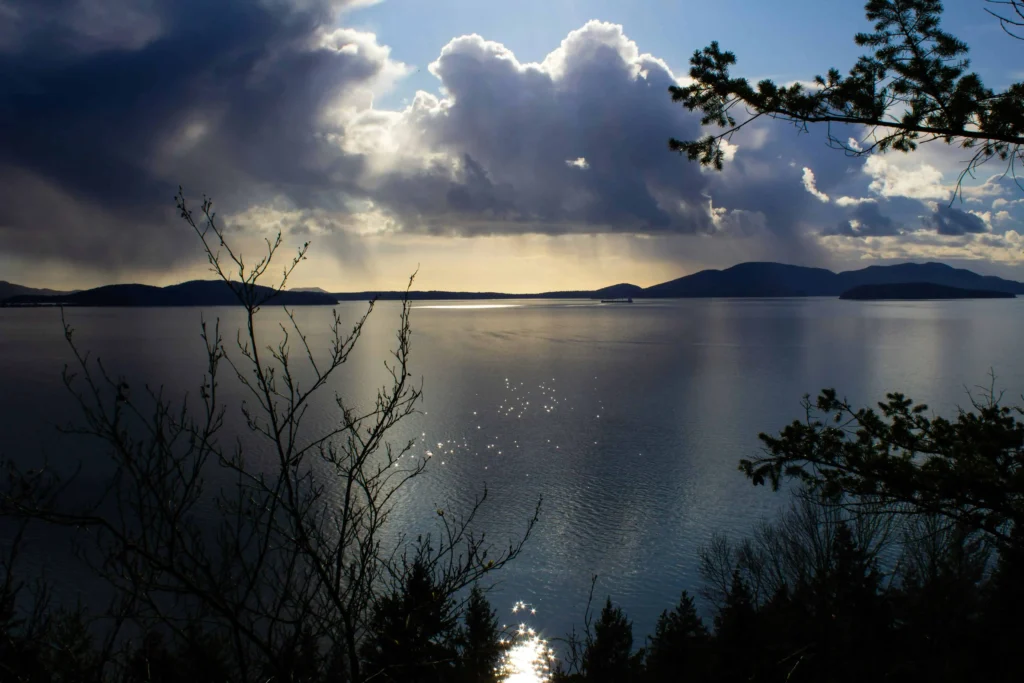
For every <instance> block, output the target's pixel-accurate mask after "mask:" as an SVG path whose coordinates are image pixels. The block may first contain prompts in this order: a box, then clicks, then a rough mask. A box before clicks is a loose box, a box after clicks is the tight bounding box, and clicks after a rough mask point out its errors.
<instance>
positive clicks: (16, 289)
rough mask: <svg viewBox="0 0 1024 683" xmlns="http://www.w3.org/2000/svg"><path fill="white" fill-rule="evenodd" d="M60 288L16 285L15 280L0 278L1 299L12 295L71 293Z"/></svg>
mask: <svg viewBox="0 0 1024 683" xmlns="http://www.w3.org/2000/svg"><path fill="white" fill-rule="evenodd" d="M69 293H70V292H65V291H62V290H59V289H38V288H36V287H26V286H24V285H16V284H14V283H13V282H7V281H6V280H0V301H3V300H4V299H9V298H11V297H12V296H57V295H60V294H69Z"/></svg>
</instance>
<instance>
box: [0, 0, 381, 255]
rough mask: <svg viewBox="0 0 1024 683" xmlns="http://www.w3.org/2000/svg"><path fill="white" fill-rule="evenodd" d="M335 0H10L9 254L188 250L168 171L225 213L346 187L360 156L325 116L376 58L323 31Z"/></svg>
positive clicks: (4, 138) (1, 187)
mask: <svg viewBox="0 0 1024 683" xmlns="http://www.w3.org/2000/svg"><path fill="white" fill-rule="evenodd" d="M342 4H343V3H339V2H327V1H312V0H287V1H286V0H263V1H254V0H221V1H219V2H209V1H207V0H147V1H144V2H138V1H135V0H97V1H96V2H88V3H86V2H78V1H75V0H13V1H12V0H7V3H6V7H7V9H8V10H9V12H8V13H6V14H5V15H4V16H3V17H2V18H0V22H3V23H4V28H3V30H2V31H0V83H4V87H3V88H0V176H2V177H3V178H4V180H5V182H4V183H2V184H0V241H2V243H3V245H4V249H5V251H13V252H14V253H21V254H29V255H43V256H60V257H64V258H68V259H71V260H75V261H79V262H85V263H92V264H104V265H108V264H109V265H116V264H117V262H120V261H123V260H130V261H132V262H133V264H139V265H154V266H157V265H168V264H171V263H173V262H174V261H176V260H177V259H178V258H180V257H181V256H183V255H184V254H187V253H189V247H188V246H184V247H182V246H179V245H181V244H182V242H183V240H182V239H181V234H180V232H175V229H176V228H175V227H174V226H173V225H171V226H169V221H168V218H169V217H173V203H172V201H171V198H172V196H173V195H174V192H175V190H176V185H177V183H179V182H181V183H184V184H185V185H186V188H187V189H189V188H190V189H192V190H193V191H194V192H197V193H198V192H200V191H205V192H208V193H211V194H213V195H215V196H217V197H218V198H219V199H223V201H222V202H221V206H222V207H223V208H227V209H229V210H230V209H232V208H244V207H245V206H246V205H247V204H248V203H250V202H252V201H253V200H254V199H256V198H257V195H258V194H259V193H260V192H262V191H264V190H265V189H267V188H272V189H273V191H274V192H276V193H283V194H285V195H287V196H289V197H290V198H292V199H293V200H294V201H295V202H296V203H297V204H301V205H308V204H310V203H312V202H315V201H317V200H318V199H320V198H321V197H325V196H334V197H337V196H338V195H339V194H340V195H342V196H343V193H344V192H345V191H346V190H347V189H349V188H350V187H351V178H353V177H354V176H355V175H356V174H357V173H358V171H359V169H360V160H359V158H358V157H356V156H346V155H343V154H342V153H341V152H340V150H339V149H338V147H337V145H335V144H330V143H328V142H327V141H326V138H325V134H328V133H330V132H331V129H330V127H325V125H324V124H323V121H322V114H323V111H324V108H325V107H326V106H327V105H328V104H329V103H330V102H331V101H332V99H333V98H336V97H337V96H338V95H339V94H341V93H342V92H344V91H345V89H346V88H348V87H349V86H352V85H358V84H361V83H365V82H367V81H369V80H371V79H373V78H374V77H376V76H377V75H378V74H380V73H381V71H382V69H384V68H386V65H385V61H386V57H384V56H382V55H381V54H377V53H375V52H374V50H372V49H370V50H367V49H365V48H366V47H367V46H365V45H358V44H357V43H358V40H356V39H353V40H354V41H355V43H356V46H355V47H353V46H352V44H350V43H351V42H352V41H350V40H347V38H346V36H336V37H335V38H334V39H333V44H332V43H331V42H330V41H327V40H326V39H322V38H320V37H319V36H321V35H322V30H321V29H322V27H324V26H329V25H330V22H331V21H332V18H333V17H334V16H335V14H336V11H337V10H338V9H339V8H340V7H341V6H342ZM324 42H327V43H328V44H326V45H324V44H323V43H324ZM345 45H349V47H348V48H345V49H342V48H344V46H345ZM371 47H372V46H371ZM169 209H170V210H169ZM177 229H178V230H180V227H179V228H177ZM184 242H185V244H186V245H188V241H187V240H185V241H184Z"/></svg>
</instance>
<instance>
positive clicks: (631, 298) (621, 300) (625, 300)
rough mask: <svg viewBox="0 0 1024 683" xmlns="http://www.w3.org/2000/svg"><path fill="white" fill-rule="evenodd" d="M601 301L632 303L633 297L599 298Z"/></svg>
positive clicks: (606, 302)
mask: <svg viewBox="0 0 1024 683" xmlns="http://www.w3.org/2000/svg"><path fill="white" fill-rule="evenodd" d="M601 303H603V304H631V303H633V297H628V298H625V299H601Z"/></svg>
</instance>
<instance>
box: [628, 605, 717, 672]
mask: <svg viewBox="0 0 1024 683" xmlns="http://www.w3.org/2000/svg"><path fill="white" fill-rule="evenodd" d="M709 646H710V640H709V634H708V630H707V628H706V627H705V626H704V622H703V621H701V618H700V617H699V616H698V615H697V607H696V605H695V604H694V602H693V598H691V597H690V596H689V594H688V593H687V592H686V591H683V593H682V595H681V596H680V598H679V604H678V605H676V606H675V607H674V608H673V609H672V611H668V610H665V611H664V612H662V613H661V616H660V617H658V623H657V624H656V625H655V627H654V635H653V636H651V637H649V638H648V642H647V647H646V648H645V649H644V653H645V658H644V667H645V680H647V681H667V680H671V679H672V678H673V677H675V678H677V679H679V680H692V681H702V680H706V679H707V677H708V675H709V673H710V670H711V667H710V661H709V657H710V654H711V653H710V648H709Z"/></svg>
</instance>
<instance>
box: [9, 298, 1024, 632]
mask: <svg viewBox="0 0 1024 683" xmlns="http://www.w3.org/2000/svg"><path fill="white" fill-rule="evenodd" d="M362 308H363V306H362V305H361V304H355V303H352V304H342V305H341V306H339V311H341V313H342V315H343V317H344V318H346V319H350V320H354V319H355V317H356V316H357V315H358V314H359V312H360V311H361V310H362ZM398 310H399V309H398V305H397V304H387V303H385V304H381V305H379V306H378V309H377V310H376V311H375V313H374V314H373V317H372V319H371V323H370V324H369V325H368V327H367V329H366V331H365V332H364V336H363V339H362V342H361V345H360V346H359V347H358V349H357V351H356V353H354V354H353V356H352V357H351V360H350V364H349V367H348V368H347V369H346V371H345V372H344V373H343V374H342V375H341V376H339V377H338V381H337V382H336V384H335V386H334V387H333V388H334V389H336V390H338V391H339V392H341V393H342V394H343V395H345V396H349V397H351V398H352V399H353V400H367V399H368V398H370V397H371V396H372V391H373V389H374V388H375V387H376V386H378V385H379V384H381V383H382V382H383V381H384V376H383V374H382V362H383V360H384V359H385V358H386V356H387V353H388V350H389V349H390V348H391V344H392V342H393V340H394V331H395V324H396V322H397V315H398ZM1022 314H1024V302H1021V301H1018V300H993V301H952V302H913V303H903V302H900V303H896V302H877V303H866V302H847V301H838V300H835V299H785V300H749V299H748V300H685V301H666V302H649V303H648V302H637V303H635V304H633V305H617V306H609V305H603V306H602V305H600V304H592V303H590V302H569V301H546V302H537V301H524V302H515V301H513V302H510V301H502V302H473V303H471V304H463V303H443V304H441V303H438V304H431V303H427V302H424V303H419V304H417V305H416V307H415V310H414V312H413V356H414V365H413V373H414V374H415V375H417V376H422V378H423V381H424V388H425V392H426V393H425V400H424V402H423V404H422V406H421V409H422V411H423V414H421V415H418V416H416V417H415V418H413V419H412V420H410V421H409V422H408V423H406V425H405V426H404V431H402V432H401V433H399V434H396V435H395V436H396V440H399V441H400V440H404V439H406V438H416V439H417V446H416V451H415V452H416V454H417V455H418V456H420V457H422V456H423V455H426V454H427V451H430V453H431V454H432V455H433V456H434V457H433V460H432V463H431V464H432V467H431V468H430V470H429V471H428V474H427V475H426V476H424V477H423V478H421V479H419V480H417V481H416V482H415V485H414V486H413V487H411V488H410V489H409V490H408V491H407V495H405V496H404V497H403V498H402V499H401V500H400V509H399V511H398V513H397V516H396V523H397V524H398V525H399V527H400V528H402V529H405V530H407V531H409V532H419V531H423V530H429V529H430V528H431V525H433V524H434V521H433V520H434V519H436V516H435V513H434V510H436V508H438V507H441V506H445V507H449V508H454V509H459V508H465V506H467V505H469V504H470V503H471V502H472V500H473V498H474V497H475V496H477V495H479V494H480V493H481V492H482V490H483V487H484V485H485V484H486V486H487V487H488V490H489V498H488V501H487V505H486V507H485V508H484V511H483V514H482V517H481V518H480V523H479V526H480V528H482V529H487V530H488V534H489V536H490V537H491V538H493V539H494V540H495V541H496V542H498V543H501V542H502V541H504V540H506V539H508V538H510V537H513V536H515V535H516V534H518V533H519V532H520V531H521V529H522V528H523V526H524V523H525V521H526V520H527V519H528V517H529V515H530V513H531V511H532V508H533V506H534V504H535V503H536V500H537V498H538V497H541V496H542V497H543V500H544V505H543V510H542V516H541V522H540V524H539V526H538V527H537V530H536V532H535V536H534V537H533V538H532V539H531V541H530V544H529V546H528V548H527V550H526V552H525V553H524V554H523V555H522V556H521V557H520V559H518V560H517V561H516V562H515V563H513V564H512V565H510V566H509V567H508V568H507V569H506V570H505V571H504V572H502V574H501V576H500V585H499V586H498V587H497V589H496V591H495V593H494V594H493V595H492V601H493V603H494V604H495V606H496V607H497V608H499V610H500V611H501V612H502V613H504V614H506V615H508V618H509V620H512V619H517V620H518V619H519V618H520V616H519V615H516V616H512V614H511V608H512V606H513V604H514V603H515V602H516V601H524V602H526V603H528V604H529V605H530V606H531V607H533V608H535V609H536V610H537V614H536V615H535V616H530V617H529V618H528V620H529V622H530V623H531V625H533V626H534V627H536V628H538V629H540V630H541V631H542V632H544V633H546V634H548V635H560V634H562V633H564V632H565V631H566V630H567V629H568V628H569V626H570V625H571V624H572V623H574V622H575V623H579V621H580V620H581V618H582V614H583V608H584V605H585V602H586V597H587V590H588V588H589V584H590V577H591V576H592V575H593V574H597V575H598V576H599V583H598V594H599V595H604V594H611V595H612V597H613V599H614V600H615V601H617V602H618V603H620V604H622V605H623V606H624V607H625V608H626V610H627V612H628V614H629V615H630V616H631V617H632V618H633V619H634V622H635V629H636V635H637V637H638V638H639V637H640V636H641V635H642V634H644V633H647V632H649V630H650V629H651V627H652V626H653V623H654V620H655V619H656V617H657V615H658V614H659V613H660V612H661V610H662V609H664V608H666V607H668V606H670V605H671V604H672V603H673V602H674V601H675V599H676V598H677V597H678V593H679V591H680V590H682V589H684V588H685V589H690V590H691V591H692V590H694V589H695V588H696V587H697V585H698V580H699V577H698V575H697V571H696V568H697V553H696V551H697V548H698V547H699V545H700V544H701V543H703V542H704V541H706V540H707V539H708V538H709V536H710V535H711V534H712V533H713V532H716V531H725V532H728V533H729V534H731V535H740V534H743V533H745V532H746V531H747V530H748V529H749V528H750V526H751V524H752V523H753V522H755V521H756V520H758V519H759V518H761V517H764V516H770V515H771V514H773V512H774V511H775V510H776V509H777V508H778V507H779V506H780V505H781V504H783V503H784V502H785V497H784V495H783V494H772V493H771V492H770V491H765V490H763V489H755V488H753V487H752V486H751V485H750V484H749V483H748V482H747V481H746V480H745V479H744V478H743V476H742V475H741V474H740V473H739V472H737V470H736V463H737V461H738V460H739V459H740V458H742V457H746V456H750V455H752V454H754V453H756V452H757V449H758V440H757V434H758V432H761V431H769V432H771V431H778V430H779V429H781V428H782V427H783V426H784V425H785V424H786V423H788V422H789V421H791V420H793V419H795V418H797V417H800V414H801V409H800V404H799V403H800V398H801V396H802V395H803V394H805V393H808V392H810V393H814V392H817V391H818V390H819V389H821V388H823V387H830V386H834V387H836V388H837V389H839V390H840V392H841V393H842V394H845V395H846V396H847V397H849V398H850V399H851V400H853V401H855V402H866V401H875V400H879V399H881V398H883V396H884V393H885V392H886V391H889V390H894V389H898V390H901V391H903V392H905V393H907V394H908V395H910V396H912V397H914V398H916V399H918V400H922V401H926V402H928V403H929V404H930V405H931V406H932V407H933V409H934V410H935V412H940V413H949V412H950V411H952V410H954V409H955V408H956V406H958V405H964V404H966V402H967V395H966V389H965V388H968V387H973V386H975V385H978V384H981V383H985V382H987V374H988V372H989V370H990V369H992V370H993V371H994V372H995V373H996V375H997V384H998V386H999V387H1001V388H1005V389H1007V390H1008V393H1009V394H1010V395H1011V396H1019V395H1020V393H1021V391H1022V390H1024V361H1022V360H1021V357H1020V354H1019V351H1018V349H1019V343H1020V339H1022V338H1024V315H1022ZM67 315H68V318H69V320H70V322H71V323H72V324H73V325H74V326H75V327H76V329H77V339H78V341H79V343H80V344H81V346H82V347H83V348H88V349H90V350H92V352H93V353H94V354H97V355H99V356H100V357H102V358H103V359H104V362H105V363H106V364H107V365H108V366H110V367H111V368H113V369H114V370H115V371H117V372H120V373H123V374H124V375H125V376H126V377H128V378H130V379H131V381H132V382H133V386H135V387H141V386H142V385H143V383H145V382H149V383H151V384H154V385H159V384H163V385H164V387H165V392H167V393H169V394H170V395H183V394H184V393H185V392H186V391H189V392H191V394H192V395H193V396H194V395H196V393H197V392H196V388H197V387H198V384H199V380H200V378H201V376H202V371H203V364H202V363H203V357H202V356H203V346H202V342H201V340H200V339H199V334H198V333H199V322H200V316H201V315H205V316H206V318H207V319H208V320H212V319H214V318H217V317H218V316H219V317H220V318H221V321H222V326H223V329H224V330H225V332H226V336H227V337H229V338H233V337H234V331H235V330H236V329H237V328H238V326H239V324H240V322H241V320H242V317H241V315H240V312H239V311H237V310H234V309H210V310H206V311H199V310H197V309H131V310H118V309H72V310H69V311H68V312H67ZM297 315H298V317H299V320H300V322H301V323H302V324H303V326H304V328H305V330H306V332H307V333H308V334H309V338H310V342H311V344H312V345H313V346H314V349H315V350H318V351H320V352H321V353H322V352H324V351H325V350H326V343H327V335H326V333H325V332H326V326H327V323H328V321H329V311H328V310H326V309H320V308H310V309H299V311H298V312H297ZM261 318H262V323H261V324H262V325H263V331H264V333H265V334H266V335H268V336H266V337H265V339H267V340H276V339H277V335H278V332H277V324H278V322H280V320H282V319H283V315H282V314H281V313H280V312H279V311H277V310H273V309H267V310H266V311H264V312H263V313H261ZM69 360H70V357H69V352H68V349H67V346H66V344H65V342H64V340H63V337H62V335H61V328H60V321H59V313H58V312H57V311H54V310H46V309H27V310H11V309H6V310H3V309H0V444H3V448H4V449H5V451H6V452H7V453H9V454H15V455H16V457H18V458H26V459H29V460H32V459H38V458H40V457H42V456H43V455H44V454H45V455H48V456H50V457H61V456H64V455H68V454H69V453H70V454H72V455H73V454H74V452H75V450H76V449H77V448H80V447H81V446H80V444H79V443H77V442H74V441H68V440H67V439H66V438H59V437H58V436H57V435H56V434H55V430H54V426H53V423H54V421H55V420H56V419H58V418H55V417H54V416H60V417H59V419H60V420H61V421H65V420H66V419H67V416H68V415H69V414H70V413H68V412H67V411H68V410H69V405H70V404H69V402H68V399H67V396H66V395H65V393H64V391H63V388H62V386H61V382H60V369H61V367H62V366H63V364H64V363H65V362H67V361H69ZM228 379H229V378H227V377H226V376H225V378H224V388H225V390H228V389H229V386H230V385H231V384H232V383H231V382H229V381H228ZM240 395H241V394H240V393H239V392H238V391H237V389H234V390H228V391H226V392H225V394H224V396H223V398H224V399H225V400H226V401H227V402H228V403H229V405H234V404H235V403H234V402H235V401H236V400H237V399H238V398H239V397H240ZM328 407H329V406H327V405H321V406H318V409H317V413H316V415H315V416H314V417H315V421H311V422H310V423H309V424H308V425H307V426H309V427H310V428H314V429H315V428H317V427H318V425H320V426H323V425H327V424H329V420H330V418H331V413H330V411H329V410H328ZM38 545H41V546H45V542H44V543H41V544H38ZM45 556H46V553H45V552H40V553H37V556H36V557H35V560H34V561H35V562H36V563H37V565H33V566H39V567H41V566H42V565H43V564H44V562H43V560H44V558H45ZM58 569H59V568H58ZM51 574H52V575H53V576H54V577H55V578H56V579H57V580H60V579H61V575H60V572H59V570H58V571H55V572H54V571H53V570H52V569H51ZM65 580H66V577H65ZM72 583H73V582H72Z"/></svg>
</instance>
